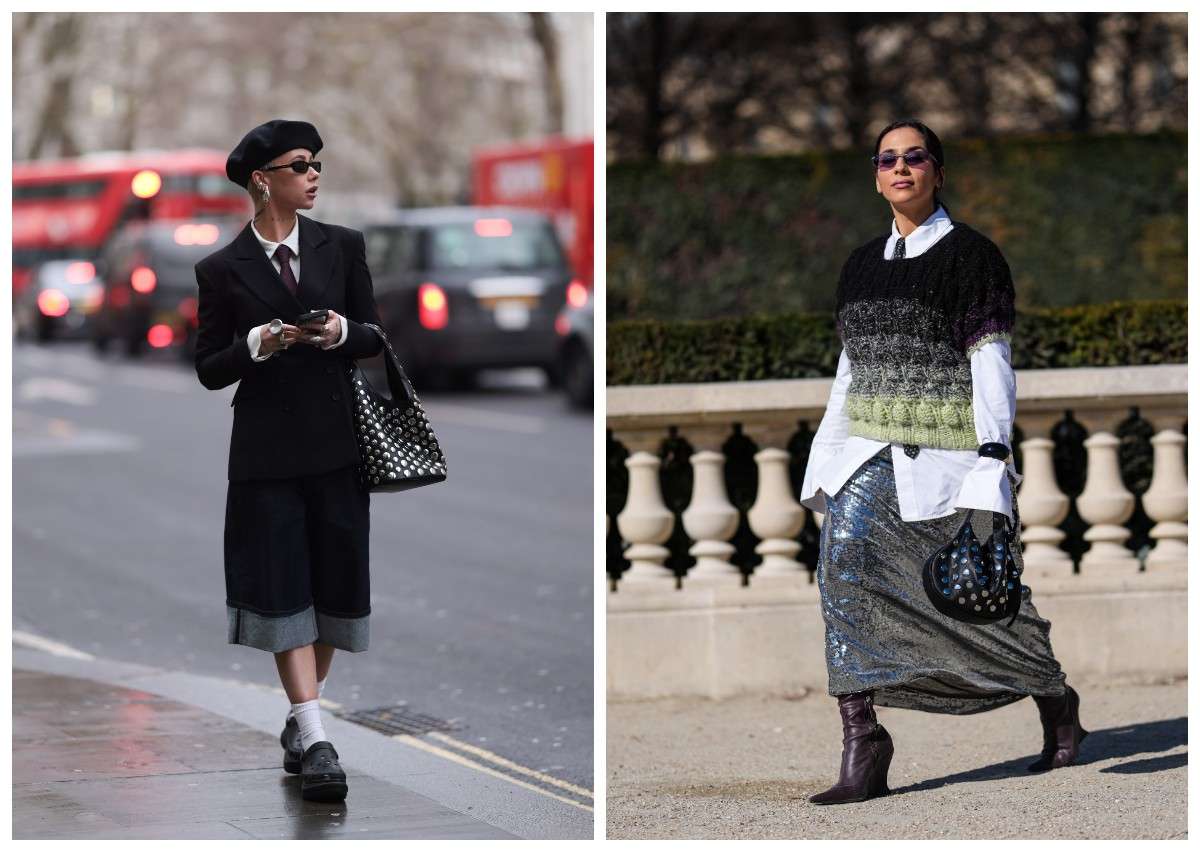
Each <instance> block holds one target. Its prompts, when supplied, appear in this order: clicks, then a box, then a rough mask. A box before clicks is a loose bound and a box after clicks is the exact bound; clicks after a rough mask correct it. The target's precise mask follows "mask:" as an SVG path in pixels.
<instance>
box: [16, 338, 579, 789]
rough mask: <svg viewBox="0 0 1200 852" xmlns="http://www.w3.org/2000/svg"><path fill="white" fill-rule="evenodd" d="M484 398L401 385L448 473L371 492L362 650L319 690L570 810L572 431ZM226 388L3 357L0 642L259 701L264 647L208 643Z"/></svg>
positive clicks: (552, 398) (167, 365) (213, 614)
mask: <svg viewBox="0 0 1200 852" xmlns="http://www.w3.org/2000/svg"><path fill="white" fill-rule="evenodd" d="M484 385H485V386H484V387H482V388H480V389H476V390H473V391H470V392H458V393H453V394H451V393H442V394H434V393H424V392H423V393H422V401H423V402H424V403H425V405H426V408H427V410H428V412H429V415H430V419H431V421H432V423H433V424H434V427H435V428H436V429H437V433H438V437H439V439H440V441H441V443H442V446H443V447H444V449H445V452H446V456H447V459H448V460H449V471H450V475H449V478H448V480H447V482H445V483H444V484H440V485H437V486H434V487H430V488H424V489H420V490H418V491H414V492H409V493H403V494H385V495H379V496H376V497H375V498H373V500H372V541H371V545H372V592H373V594H372V610H373V616H372V625H371V633H372V647H371V650H370V651H369V652H367V653H365V654H357V655H351V654H339V655H338V656H337V658H335V662H334V668H333V671H332V674H331V676H330V679H329V683H328V687H327V690H326V693H325V696H324V697H325V699H327V700H329V701H332V702H334V703H336V704H337V705H340V706H341V707H342V708H344V709H346V710H360V711H374V710H385V709H390V710H392V717H393V718H400V719H406V720H409V721H411V722H412V723H413V724H419V723H421V722H430V723H440V724H444V725H445V726H447V727H449V728H450V730H449V731H443V732H442V733H440V734H433V735H431V736H438V737H440V740H439V743H440V745H441V747H445V748H449V749H460V750H461V751H462V753H463V754H465V755H468V756H469V757H470V759H471V760H473V761H477V762H479V763H481V764H485V765H487V766H489V767H491V768H492V769H494V770H497V771H501V772H516V773H520V774H521V775H522V777H525V778H526V779H528V777H530V776H532V777H534V778H540V779H541V780H540V781H535V783H540V784H543V785H545V786H546V787H547V789H553V790H554V791H555V792H556V793H557V794H559V795H568V796H572V797H574V798H576V799H578V800H580V801H583V802H586V801H588V799H589V798H590V797H589V796H588V795H587V791H590V790H592V788H593V671H594V664H593V592H594V587H595V583H594V582H593V579H592V578H593V570H592V561H593V560H592V552H593V546H592V540H593V524H592V503H593V487H592V479H593V453H592V445H593V426H592V418H591V417H590V416H584V415H581V414H579V413H576V412H572V411H571V410H570V409H569V408H568V407H567V406H566V404H565V402H564V399H563V397H562V395H561V394H560V393H557V392H554V391H551V390H548V389H545V388H543V387H541V386H540V384H539V383H538V381H537V380H536V379H535V377H534V376H533V375H531V374H528V373H525V374H522V373H509V374H499V373H498V374H493V375H491V376H485V378H484ZM420 390H421V389H420V388H418V391H420ZM232 396H233V388H228V389H226V390H223V391H217V392H211V391H207V390H205V389H203V388H202V387H201V386H200V384H199V383H198V382H197V381H196V378H195V374H194V372H193V371H192V370H191V368H190V366H187V365H184V364H181V363H179V362H177V361H173V360H169V359H166V358H153V357H152V358H150V359H147V360H142V361H130V360H126V359H123V358H119V357H116V356H110V357H108V358H100V357H98V356H96V355H94V354H93V353H92V352H91V351H90V350H89V349H88V348H87V347H86V346H85V345H84V344H71V343H63V344H57V345H55V346H49V347H38V346H32V345H25V344H18V345H15V346H14V349H13V462H12V483H13V546H12V554H13V630H14V639H15V641H18V642H30V641H35V639H34V638H31V637H36V640H37V641H40V640H48V641H51V642H56V643H61V644H62V645H63V646H65V647H66V648H68V649H75V650H77V651H81V652H84V653H86V654H90V655H92V656H94V657H97V658H100V659H104V660H112V661H121V662H129V663H135V664H140V665H149V666H155V667H162V668H166V669H172V670H179V671H184V672H190V673H196V674H204V675H215V676H221V677H226V678H233V679H237V680H241V681H245V682H249V683H254V684H261V685H262V686H263V687H264V688H268V689H278V679H277V676H276V673H275V668H274V664H273V661H272V658H271V657H270V655H268V654H265V653H263V652H261V651H256V650H253V649H249V648H243V647H236V646H229V645H227V644H226V643H225V605H224V580H223V575H222V567H221V565H222V527H223V522H224V502H225V489H226V459H227V448H228V440H229V427H230V423H231V418H232V415H231V410H230V407H229V403H230V400H231V399H232ZM64 653H69V651H64ZM394 708H402V709H401V710H400V711H399V712H397V711H396V710H395V709H394ZM285 711H286V701H285V699H283V697H282V692H280V719H281V720H282V719H283V715H284V712H285ZM560 782H562V783H560ZM572 787H575V788H578V789H577V790H576V791H575V792H564V791H565V790H570V789H571V788H572Z"/></svg>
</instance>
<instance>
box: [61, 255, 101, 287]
mask: <svg viewBox="0 0 1200 852" xmlns="http://www.w3.org/2000/svg"><path fill="white" fill-rule="evenodd" d="M66 277H67V281H69V282H70V283H72V284H86V283H88V282H89V281H91V280H92V279H93V278H95V277H96V267H95V266H94V265H93V264H91V263H88V262H87V261H86V260H81V261H78V262H76V263H72V264H71V265H70V266H68V267H67V271H66Z"/></svg>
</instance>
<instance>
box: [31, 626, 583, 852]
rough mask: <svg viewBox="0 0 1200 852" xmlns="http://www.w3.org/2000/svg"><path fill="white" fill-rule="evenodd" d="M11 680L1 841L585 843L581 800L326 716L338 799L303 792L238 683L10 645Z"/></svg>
mask: <svg viewBox="0 0 1200 852" xmlns="http://www.w3.org/2000/svg"><path fill="white" fill-rule="evenodd" d="M12 685H13V702H12V713H13V715H12V723H13V759H12V767H13V810H12V834H13V838H14V839H50V838H62V839H83V838H89V839H92V838H95V839H100V838H109V839H116V838H122V839H126V838H127V839H192V840H196V839H205V840H224V839H231V840H232V839H242V840H247V839H253V838H275V839H321V840H334V839H341V840H344V839H456V840H466V839H518V838H539V839H547V838H557V839H573V838H579V839H589V840H590V839H591V838H592V837H593V812H592V810H591V808H590V802H589V803H586V805H585V806H581V805H580V803H572V802H568V801H565V800H564V798H563V797H558V796H554V795H547V793H546V792H544V791H540V790H537V789H534V788H533V787H532V786H531V785H527V784H522V783H520V782H519V781H514V780H512V779H510V778H507V777H504V776H503V775H501V774H500V773H498V772H494V771H490V770H489V769H488V768H487V767H486V766H483V765H482V764H480V763H479V762H478V761H471V760H464V759H459V758H457V757H456V756H455V755H454V754H453V753H452V752H450V751H448V750H447V749H445V748H440V747H433V746H431V745H429V744H424V743H422V741H421V740H420V739H419V738H415V739H414V738H409V739H407V740H402V739H397V738H394V737H389V736H386V735H384V734H381V733H377V732H375V731H373V730H370V729H368V728H364V727H361V726H359V725H356V724H353V723H351V722H347V721H345V720H342V719H338V718H334V717H332V715H331V714H325V715H326V716H327V718H326V719H325V728H326V731H327V733H328V734H329V738H330V740H331V741H332V742H333V743H334V744H335V745H336V746H337V749H338V753H339V755H340V756H341V763H342V766H343V768H344V769H345V770H346V773H347V775H348V777H349V784H350V793H349V796H348V798H347V799H346V801H345V802H344V803H338V804H321V803H314V802H305V801H304V800H303V799H302V798H301V796H300V784H299V777H298V776H295V775H288V774H287V773H285V772H284V771H283V769H282V767H281V760H282V750H281V748H280V746H279V728H280V727H281V726H282V721H283V716H282V712H281V707H283V704H281V701H283V699H281V697H280V696H278V695H275V694H273V693H272V692H269V691H265V690H261V689H255V688H254V687H251V686H248V685H245V684H241V683H235V682H229V681H224V680H219V679H216V678H205V677H200V676H197V675H187V674H183V673H180V672H169V671H163V670H159V669H149V668H145V667H140V666H132V665H126V664H121V663H112V662H105V661H99V660H82V659H69V658H60V657H56V656H52V655H50V654H45V653H41V652H37V651H29V650H25V649H23V648H19V647H18V646H16V645H14V647H13V673H12ZM284 709H286V708H284Z"/></svg>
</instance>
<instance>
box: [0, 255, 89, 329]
mask: <svg viewBox="0 0 1200 852" xmlns="http://www.w3.org/2000/svg"><path fill="white" fill-rule="evenodd" d="M99 272H100V270H99V268H98V267H97V264H96V263H95V262H94V261H91V260H51V261H47V262H46V263H43V264H42V265H41V266H39V267H38V268H37V269H36V270H34V273H33V276H32V283H31V285H30V286H29V287H27V288H26V289H25V291H24V292H23V293H22V294H21V296H20V298H19V299H18V300H17V303H16V304H15V305H14V317H13V325H14V327H15V330H16V334H17V338H18V339H20V340H29V339H36V340H37V341H38V342H39V343H47V342H49V341H51V340H54V339H57V338H62V339H66V338H80V337H86V336H87V333H88V331H89V330H90V328H91V323H92V318H93V317H94V316H95V315H96V311H97V310H98V309H99V307H100V303H101V301H103V299H104V282H103V281H102V279H101V278H100V275H99Z"/></svg>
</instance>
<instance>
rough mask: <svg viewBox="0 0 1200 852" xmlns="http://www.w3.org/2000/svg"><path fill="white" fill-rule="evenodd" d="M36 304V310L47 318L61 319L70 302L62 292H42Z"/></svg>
mask: <svg viewBox="0 0 1200 852" xmlns="http://www.w3.org/2000/svg"><path fill="white" fill-rule="evenodd" d="M37 302H38V310H40V311H41V312H42V313H43V314H45V315H46V316H48V317H61V316H62V315H63V314H65V313H66V312H67V310H68V309H69V308H70V307H71V300H70V299H68V298H67V295H66V293H64V292H63V291H62V290H43V291H42V292H40V293H38V300H37Z"/></svg>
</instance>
